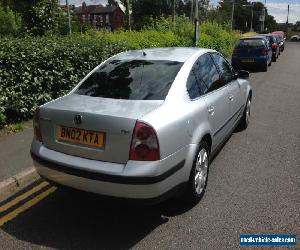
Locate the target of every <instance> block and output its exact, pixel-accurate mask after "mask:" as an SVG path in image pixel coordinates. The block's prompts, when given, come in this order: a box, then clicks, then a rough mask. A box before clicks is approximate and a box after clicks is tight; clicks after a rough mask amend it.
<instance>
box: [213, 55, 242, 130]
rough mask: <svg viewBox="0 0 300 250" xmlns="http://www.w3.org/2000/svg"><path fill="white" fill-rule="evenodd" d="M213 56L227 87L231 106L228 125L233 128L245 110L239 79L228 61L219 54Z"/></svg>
mask: <svg viewBox="0 0 300 250" xmlns="http://www.w3.org/2000/svg"><path fill="white" fill-rule="evenodd" d="M211 55H212V58H213V60H214V62H215V63H216V65H217V67H218V70H219V72H220V77H221V81H222V82H223V84H224V85H227V90H228V96H227V97H228V100H229V105H230V116H229V117H228V124H229V125H230V127H231V128H232V127H233V126H234V125H235V123H236V121H237V119H238V117H239V115H240V114H241V112H242V110H243V109H242V103H241V88H240V84H239V82H238V79H237V78H236V77H235V74H234V70H233V69H232V67H231V65H230V64H229V63H228V62H227V60H226V59H225V58H224V57H223V56H221V55H220V54H219V53H212V54H211Z"/></svg>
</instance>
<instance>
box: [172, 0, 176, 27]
mask: <svg viewBox="0 0 300 250" xmlns="http://www.w3.org/2000/svg"><path fill="white" fill-rule="evenodd" d="M175 8H176V0H173V13H172V19H173V20H172V21H173V25H174V26H175V14H176V12H175V10H176V9H175Z"/></svg>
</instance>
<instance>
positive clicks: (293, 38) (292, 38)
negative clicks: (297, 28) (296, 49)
mask: <svg viewBox="0 0 300 250" xmlns="http://www.w3.org/2000/svg"><path fill="white" fill-rule="evenodd" d="M291 41H300V34H298V35H294V36H291Z"/></svg>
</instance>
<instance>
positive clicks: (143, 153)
mask: <svg viewBox="0 0 300 250" xmlns="http://www.w3.org/2000/svg"><path fill="white" fill-rule="evenodd" d="M129 160H134V161H157V160H160V153H159V144H158V139H157V135H156V133H155V131H154V129H153V128H152V127H151V126H149V125H148V124H145V123H143V122H139V121H138V122H136V124H135V127H134V131H133V135H132V141H131V147H130V153H129Z"/></svg>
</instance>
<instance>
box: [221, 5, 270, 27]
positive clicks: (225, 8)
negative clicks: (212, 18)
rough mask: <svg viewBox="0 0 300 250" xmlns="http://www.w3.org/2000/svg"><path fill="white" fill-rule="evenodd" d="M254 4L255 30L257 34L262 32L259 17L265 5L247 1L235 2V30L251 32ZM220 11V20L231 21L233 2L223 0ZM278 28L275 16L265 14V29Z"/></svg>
mask: <svg viewBox="0 0 300 250" xmlns="http://www.w3.org/2000/svg"><path fill="white" fill-rule="evenodd" d="M251 4H253V20H252V22H253V28H254V30H255V31H256V32H260V30H261V22H260V21H259V17H260V16H261V15H262V14H263V10H264V5H263V4H262V3H261V2H253V3H251V2H248V1H247V0H235V10H234V19H233V28H234V29H237V30H241V31H249V30H250V23H251V11H252V5H251ZM217 9H218V11H219V13H220V16H218V18H219V19H220V20H222V21H221V22H228V21H230V20H231V10H232V0H223V1H222V2H220V3H219V6H218V8H217ZM275 26H276V21H275V19H274V17H273V16H270V15H269V14H268V10H267V9H266V12H265V27H266V28H267V29H268V30H270V29H273V28H274V27H275Z"/></svg>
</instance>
